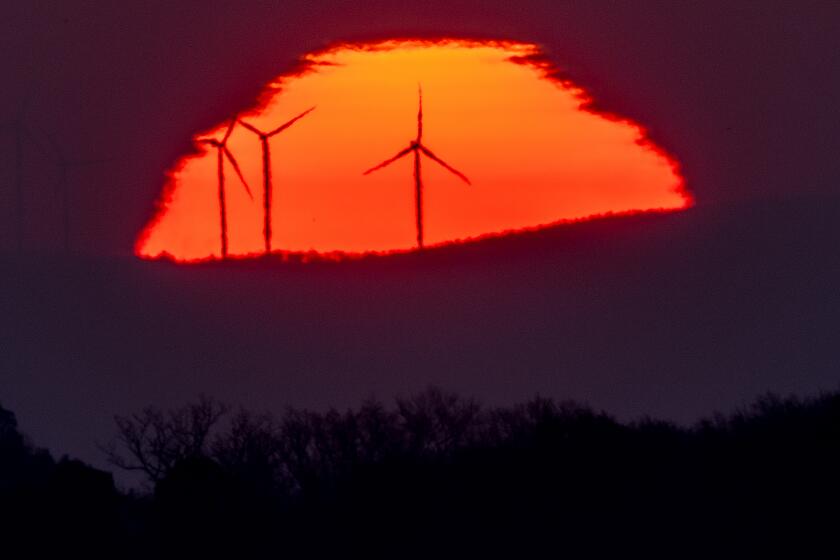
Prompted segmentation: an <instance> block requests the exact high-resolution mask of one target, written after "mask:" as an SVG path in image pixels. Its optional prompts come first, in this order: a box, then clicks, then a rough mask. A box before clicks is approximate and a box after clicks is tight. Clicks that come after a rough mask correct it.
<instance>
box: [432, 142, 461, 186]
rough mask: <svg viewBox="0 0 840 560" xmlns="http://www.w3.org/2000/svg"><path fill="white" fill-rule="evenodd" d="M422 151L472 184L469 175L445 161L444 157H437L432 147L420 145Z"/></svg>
mask: <svg viewBox="0 0 840 560" xmlns="http://www.w3.org/2000/svg"><path fill="white" fill-rule="evenodd" d="M420 151H422V152H423V153H424V154H426V156H427V157H428V158H429V159H432V160H434V161H436V162H437V163H438V164H440V165H441V166H443V167H444V168H446V169H447V170H448V171H449V172H450V173H452V174H454V175H457V176H458V177H459V178H460V179H461V180H462V181H464V182H465V183H466V184H468V185H472V183H471V182H470V180H469V179H468V178H467V176H466V175H464V174H463V173H461V172H460V171H458V170H457V169H455V168H454V167H452V166H451V165H449V164H448V163H446V162H445V161H443V160H442V159H440V158H439V157H437V156H436V155H435V154H433V153H432V151H431V150H430V149H428V148H427V147H425V146H420Z"/></svg>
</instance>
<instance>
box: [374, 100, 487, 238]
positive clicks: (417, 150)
mask: <svg viewBox="0 0 840 560" xmlns="http://www.w3.org/2000/svg"><path fill="white" fill-rule="evenodd" d="M418 95H419V99H420V108H419V109H418V111H417V137H416V138H415V139H414V140H412V141H411V142H409V144H408V148H406V149H404V150H402V151H401V152H399V153H398V154H397V155H395V156H394V157H392V158H391V159H386V160H385V161H383V162H382V163H380V164H379V165H377V166H375V167H371V168H370V169H368V170H367V171H365V172H364V173H363V175H370V174H371V173H373V172H374V171H378V170H379V169H382V168H383V167H387V166H389V165H391V164H392V163H394V162H395V161H397V160H398V159H401V158H402V157H404V156H407V155H408V154H410V153H414V209H415V218H416V222H417V247H418V248H420V249H422V248H423V178H422V175H421V168H420V154H421V153H422V154H423V155H425V156H426V157H427V158H429V159H431V160H432V161H434V162H436V163H437V164H438V165H440V166H442V167H443V168H444V169H446V170H447V171H449V172H450V173H452V174H453V175H455V176H456V177H458V178H459V179H461V180H462V181H464V182H465V183H466V184H468V185H471V184H472V183H470V180H469V179H468V178H467V176H466V175H464V174H463V173H461V172H460V171H458V170H457V169H455V168H454V167H451V166H450V165H449V164H448V163H446V162H445V161H443V160H442V159H440V158H439V157H437V156H436V155H435V154H434V153H433V152H432V151H431V150H430V149H429V148H427V147H426V146H424V145H423V89H422V88H420V87H418Z"/></svg>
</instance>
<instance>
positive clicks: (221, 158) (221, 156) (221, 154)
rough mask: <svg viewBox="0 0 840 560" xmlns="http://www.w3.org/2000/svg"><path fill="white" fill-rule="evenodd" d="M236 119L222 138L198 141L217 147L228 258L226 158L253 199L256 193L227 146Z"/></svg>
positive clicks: (223, 249) (222, 231)
mask: <svg viewBox="0 0 840 560" xmlns="http://www.w3.org/2000/svg"><path fill="white" fill-rule="evenodd" d="M236 121H237V117H233V119H232V120H231V121H230V125H229V126H228V129H227V131H225V135H224V136H223V137H222V139H221V140H216V139H215V138H207V139H203V140H199V141H198V142H199V143H200V144H207V145H209V146H212V147H214V148H216V154H217V165H218V171H217V173H218V176H219V218H220V222H221V237H222V258H223V259H226V258H227V254H228V238H227V203H226V201H225V158H227V159H228V161H230V164H231V165H232V166H233V169H234V170H235V171H236V174H237V175H238V176H239V180H240V181H242V185H243V186H244V187H245V191H246V192H247V193H248V196H249V197H251V200H253V199H254V195H253V194H251V189H250V188H249V187H248V183H247V182H246V181H245V177H243V176H242V170H241V169H240V168H239V164H238V163H237V162H236V158H235V157H233V154H232V153H231V151H230V150H229V149H228V147H227V141H228V140H229V139H230V135H231V134H232V133H233V127H235V126H236Z"/></svg>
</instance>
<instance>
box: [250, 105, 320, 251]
mask: <svg viewBox="0 0 840 560" xmlns="http://www.w3.org/2000/svg"><path fill="white" fill-rule="evenodd" d="M314 110H315V107H312V108H311V109H308V110H306V111H304V112H303V113H301V114H300V115H298V116H296V117H295V118H293V119H292V120H290V121H288V122H286V123H285V124H282V125H280V126H278V127H277V128H275V129H274V130H272V131H270V132H264V131H262V130H259V129H258V128H256V127H255V126H252V125H250V124H248V123H246V122H245V121H239V123H240V124H241V125H242V126H244V127H245V128H247V129H248V130H250V131H251V132H253V133H254V134H256V135H257V136H258V137H259V139H260V144H261V145H262V162H263V217H264V220H265V222H264V224H263V236H264V237H265V254H266V255H267V254H269V253H271V195H272V185H271V152H270V150H269V145H268V144H269V142H268V141H269V139H270V138H271V137H272V136H275V135H277V134H280V133H281V132H283V131H284V130H286V129H287V128H289V127H290V126H292V125H293V124H295V123H296V122H297V121H299V120H300V119H302V118H303V117H305V116H306V115H308V114H309V113H311V112H312V111H314Z"/></svg>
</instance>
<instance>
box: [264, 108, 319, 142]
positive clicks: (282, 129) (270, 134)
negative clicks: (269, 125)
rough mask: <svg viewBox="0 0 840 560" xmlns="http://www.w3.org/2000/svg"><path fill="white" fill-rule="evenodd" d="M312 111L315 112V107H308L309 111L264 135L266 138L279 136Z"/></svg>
mask: <svg viewBox="0 0 840 560" xmlns="http://www.w3.org/2000/svg"><path fill="white" fill-rule="evenodd" d="M314 110H315V107H310V108H309V109H307V110H306V111H304V112H303V113H301V114H300V115H298V116H296V117H295V118H293V119H292V120H290V121H289V122H287V123H285V124H282V125H280V126H278V127H277V128H275V129H274V130H272V131H271V132H269V133H268V134H266V136H274V135H275V134H280V133H281V132H283V131H284V130H286V129H287V128H289V127H290V126H292V125H293V124H295V123H296V122H297V121H299V120H300V119H302V118H303V117H305V116H306V115H308V114H309V113H311V112H312V111H314Z"/></svg>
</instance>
